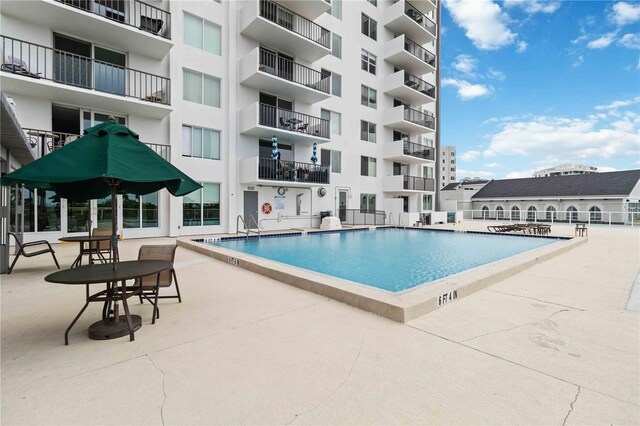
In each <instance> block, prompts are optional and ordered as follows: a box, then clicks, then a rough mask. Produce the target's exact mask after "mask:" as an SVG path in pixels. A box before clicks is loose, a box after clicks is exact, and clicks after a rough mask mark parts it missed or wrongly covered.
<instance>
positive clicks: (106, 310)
mask: <svg viewBox="0 0 640 426" xmlns="http://www.w3.org/2000/svg"><path fill="white" fill-rule="evenodd" d="M112 298H113V289H112V287H111V283H107V298H106V299H105V301H104V305H103V306H102V319H107V318H108V317H109V315H110V314H111V300H112Z"/></svg>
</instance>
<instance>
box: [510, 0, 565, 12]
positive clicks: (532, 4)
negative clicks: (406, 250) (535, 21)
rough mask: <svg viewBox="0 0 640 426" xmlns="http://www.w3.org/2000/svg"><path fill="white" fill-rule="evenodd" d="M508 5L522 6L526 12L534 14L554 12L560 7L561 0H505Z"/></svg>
mask: <svg viewBox="0 0 640 426" xmlns="http://www.w3.org/2000/svg"><path fill="white" fill-rule="evenodd" d="M504 5H505V6H506V7H516V6H518V7H521V8H522V9H524V11H525V12H527V13H529V14H531V15H533V14H536V13H554V12H555V11H556V10H558V9H560V2H559V1H540V0H504Z"/></svg>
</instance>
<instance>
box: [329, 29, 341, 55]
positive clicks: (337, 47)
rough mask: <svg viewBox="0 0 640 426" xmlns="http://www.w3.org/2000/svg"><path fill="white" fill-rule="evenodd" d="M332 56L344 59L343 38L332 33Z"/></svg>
mask: <svg viewBox="0 0 640 426" xmlns="http://www.w3.org/2000/svg"><path fill="white" fill-rule="evenodd" d="M331 54H332V55H333V56H335V57H336V58H340V59H342V37H340V36H339V35H338V34H336V33H331Z"/></svg>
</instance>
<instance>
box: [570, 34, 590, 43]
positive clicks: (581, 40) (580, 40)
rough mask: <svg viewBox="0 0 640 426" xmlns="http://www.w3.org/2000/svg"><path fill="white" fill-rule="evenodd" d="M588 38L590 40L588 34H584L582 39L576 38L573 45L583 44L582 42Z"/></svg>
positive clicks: (572, 41)
mask: <svg viewBox="0 0 640 426" xmlns="http://www.w3.org/2000/svg"><path fill="white" fill-rule="evenodd" d="M588 38H589V36H588V35H587V34H582V35H581V36H580V37H577V38H574V39H573V40H571V44H578V43H581V42H583V41H585V40H586V39H588Z"/></svg>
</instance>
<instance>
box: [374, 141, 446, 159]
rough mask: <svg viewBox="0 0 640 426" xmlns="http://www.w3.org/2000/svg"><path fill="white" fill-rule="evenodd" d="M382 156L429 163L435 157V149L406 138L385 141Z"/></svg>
mask: <svg viewBox="0 0 640 426" xmlns="http://www.w3.org/2000/svg"><path fill="white" fill-rule="evenodd" d="M383 156H384V159H385V160H393V161H398V162H401V163H429V162H433V161H435V159H436V157H435V149H433V148H431V147H428V146H426V145H420V144H417V143H415V142H409V141H406V140H400V141H393V142H385V143H384V145H383Z"/></svg>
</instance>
